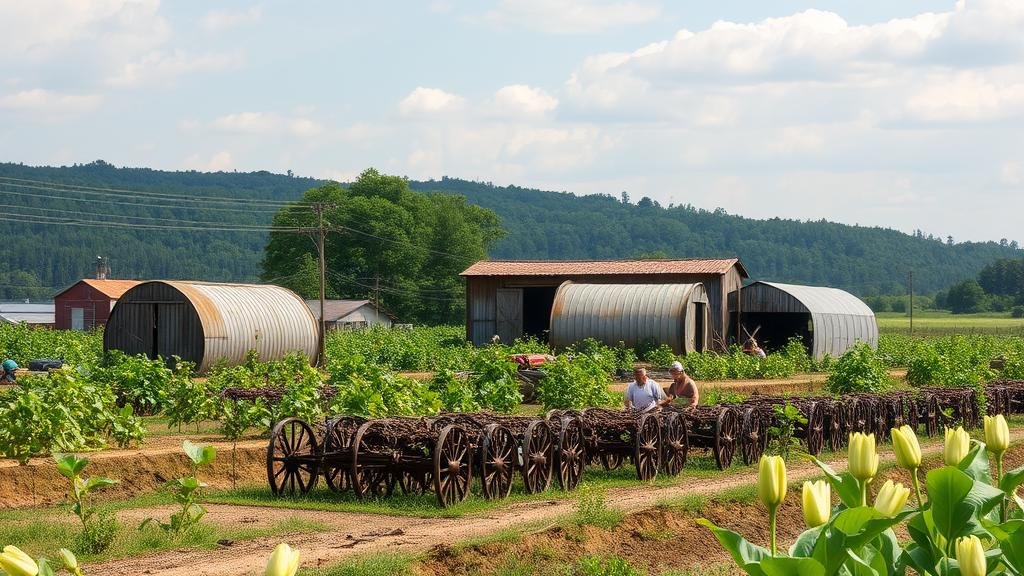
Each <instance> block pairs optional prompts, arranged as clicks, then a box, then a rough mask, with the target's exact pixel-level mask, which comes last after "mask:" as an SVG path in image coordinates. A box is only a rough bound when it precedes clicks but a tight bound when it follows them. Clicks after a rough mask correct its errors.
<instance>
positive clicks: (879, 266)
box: [0, 161, 1022, 299]
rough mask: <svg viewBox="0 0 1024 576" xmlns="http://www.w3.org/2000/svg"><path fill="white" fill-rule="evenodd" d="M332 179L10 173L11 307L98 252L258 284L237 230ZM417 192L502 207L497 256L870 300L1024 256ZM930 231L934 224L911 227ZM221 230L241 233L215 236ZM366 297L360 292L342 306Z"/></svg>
mask: <svg viewBox="0 0 1024 576" xmlns="http://www.w3.org/2000/svg"><path fill="white" fill-rule="evenodd" d="M11 178H16V179H27V180H36V181H46V182H50V183H60V184H64V185H71V187H64V186H55V185H52V184H39V183H38V182H24V181H19V180H11ZM322 183H323V182H322V181H319V180H315V179H310V178H299V177H293V176H290V175H280V174H271V173H269V172H251V173H225V172H218V173H200V172H194V171H185V172H166V171H159V170H151V169H146V168H116V167H114V166H112V165H110V164H107V163H104V162H100V161H98V162H93V163H90V164H85V165H76V166H71V167H30V166H24V165H19V164H0V197H2V199H3V201H2V202H0V207H2V208H3V210H4V215H3V216H2V219H3V220H4V221H5V230H4V242H3V243H2V245H0V257H2V261H3V262H4V267H3V271H2V272H0V299H12V298H26V297H31V298H47V297H49V296H52V294H53V293H54V292H55V291H56V289H57V288H59V287H63V286H67V285H69V284H70V283H72V282H73V281H75V280H77V279H78V278H81V277H83V276H88V275H91V274H92V272H93V262H94V260H95V258H96V256H97V255H104V256H107V257H108V258H109V261H110V264H111V268H112V275H113V276H114V277H120V278H187V279H203V280H221V281H257V280H259V278H260V263H261V260H262V258H263V256H264V247H265V246H266V244H267V241H268V237H269V236H268V233H267V232H266V231H260V230H255V231H250V230H239V229H238V228H239V227H241V226H245V225H249V226H258V227H266V226H269V225H270V224H271V222H272V221H273V217H274V214H275V213H276V212H277V211H278V210H279V209H280V208H281V206H282V205H283V203H284V202H290V201H295V200H298V199H299V198H301V197H302V195H303V193H304V192H305V191H307V190H309V189H310V188H313V187H315V186H319V185H320V184H322ZM409 185H410V187H411V188H412V189H413V190H416V191H438V192H444V193H449V194H460V195H464V196H465V197H466V198H467V200H468V201H469V202H470V203H472V204H476V205H479V206H481V207H484V208H489V209H491V210H493V211H494V212H495V213H496V214H497V215H498V216H499V218H500V219H501V222H502V226H503V227H504V229H505V232H506V234H505V236H504V237H503V238H502V239H501V240H499V241H498V242H497V243H496V244H494V246H493V247H492V248H491V250H490V256H491V257H494V258H510V259H514V258H533V259H543V258H571V259H588V258H589V259H599V258H629V257H638V256H639V257H722V256H738V257H740V258H741V259H742V260H743V263H744V264H745V265H746V267H747V269H748V270H749V271H750V274H751V276H752V277H754V278H762V279H770V280H775V281H782V282H794V283H808V284H820V285H829V286H836V287H840V288H845V289H848V290H850V291H852V292H854V293H856V294H860V295H872V294H878V293H882V294H885V293H901V292H902V291H904V290H905V288H904V286H905V282H906V278H907V273H908V272H909V271H911V270H912V271H913V272H914V284H915V289H916V290H917V291H919V292H924V293H933V292H935V291H938V290H941V289H944V288H946V287H948V286H949V285H950V284H952V283H954V282H956V281H960V280H963V279H966V278H971V277H974V276H975V275H976V274H977V273H978V272H979V271H980V270H981V269H982V268H983V267H984V266H985V265H986V264H988V263H990V262H993V261H995V260H997V259H1000V258H1013V259H1018V258H1020V257H1021V256H1022V253H1021V251H1020V250H1019V249H1018V248H1017V247H1016V246H1015V245H1013V244H1006V243H1003V244H1002V245H1001V244H1000V243H996V242H983V243H976V242H959V243H953V244H949V243H947V242H945V241H942V240H940V239H937V238H927V237H924V236H923V235H909V234H904V233H901V232H898V231H895V230H889V229H882V228H869V227H862V226H848V225H843V224H835V223H831V222H825V221H817V222H800V221H795V220H784V219H779V218H774V219H770V220H754V219H749V218H743V217H741V216H735V215H730V214H727V213H725V212H724V211H722V210H716V211H707V210H700V209H696V208H694V207H692V206H690V205H685V206H672V207H663V206H660V205H658V204H657V203H656V202H652V201H651V200H649V199H646V198H642V199H640V200H639V201H637V202H636V203H626V202H623V200H624V199H625V198H620V197H612V196H576V195H573V194H569V193H556V192H543V191H539V190H532V189H526V188H519V187H514V186H513V187H497V186H492V185H489V184H485V183H478V182H468V181H465V180H458V179H453V178H443V179H441V180H437V181H427V182H416V181H411V182H410V183H409ZM85 186H88V187H93V189H88V190H82V189H81V187H85ZM97 189H100V190H97ZM139 192H142V193H144V194H141V195H140V194H139ZM157 194H167V195H173V196H181V195H187V196H189V197H193V198H195V199H197V200H194V201H190V202H182V201H181V200H180V199H179V198H174V197H172V196H166V197H164V196H158V195H157ZM224 199H230V200H224ZM182 221H192V222H201V223H203V224H199V225H196V226H195V227H198V228H204V229H201V230H197V229H184V228H183V225H182ZM98 223H107V227H101V226H99V225H98ZM919 224H920V225H924V224H922V223H916V222H908V223H907V226H908V227H911V226H916V225H919ZM217 226H219V227H221V228H231V229H212V228H215V227H217ZM369 293H370V289H369V288H364V287H359V286H354V287H353V288H352V292H351V293H346V294H341V296H348V297H356V296H366V295H368V294H369Z"/></svg>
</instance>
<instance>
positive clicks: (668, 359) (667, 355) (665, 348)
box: [647, 344, 676, 368]
mask: <svg viewBox="0 0 1024 576" xmlns="http://www.w3.org/2000/svg"><path fill="white" fill-rule="evenodd" d="M647 361H648V362H650V363H651V364H653V365H654V366H657V367H659V368H668V367H669V365H670V364H672V363H673V362H675V361H676V355H675V352H672V347H670V346H669V345H668V344H662V345H660V346H658V347H657V348H654V349H653V350H651V351H649V352H648V353H647Z"/></svg>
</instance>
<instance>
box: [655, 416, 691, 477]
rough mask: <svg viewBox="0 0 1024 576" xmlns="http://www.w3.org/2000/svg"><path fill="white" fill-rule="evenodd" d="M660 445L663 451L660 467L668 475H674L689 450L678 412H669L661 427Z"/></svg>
mask: <svg viewBox="0 0 1024 576" xmlns="http://www.w3.org/2000/svg"><path fill="white" fill-rule="evenodd" d="M661 434H662V435H661V446H662V449H663V451H664V454H663V455H662V459H661V467H662V469H663V470H664V471H665V473H666V474H668V475H669V476H675V475H676V474H679V473H680V472H681V471H682V470H683V466H685V465H686V455H687V453H688V452H689V448H690V446H689V437H688V435H687V434H686V423H685V422H684V420H683V417H682V416H681V415H679V414H675V413H673V414H669V416H668V418H666V419H665V424H664V425H663V426H662V427H661Z"/></svg>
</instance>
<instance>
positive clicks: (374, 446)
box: [349, 421, 397, 500]
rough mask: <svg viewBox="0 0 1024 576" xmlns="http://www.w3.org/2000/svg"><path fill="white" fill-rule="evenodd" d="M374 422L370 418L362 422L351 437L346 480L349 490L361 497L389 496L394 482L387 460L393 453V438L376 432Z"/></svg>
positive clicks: (392, 490)
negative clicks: (350, 487)
mask: <svg viewBox="0 0 1024 576" xmlns="http://www.w3.org/2000/svg"><path fill="white" fill-rule="evenodd" d="M373 425H374V422H373V421H370V422H366V423H364V424H363V425H362V426H360V427H359V429H358V430H356V434H355V436H354V437H353V438H352V467H351V469H350V470H349V480H350V481H351V482H352V491H353V492H355V495H356V496H357V497H358V498H359V499H360V500H362V499H364V498H369V497H371V496H374V497H377V498H380V497H382V496H390V495H391V493H392V492H394V490H395V484H396V482H397V479H396V478H395V476H394V475H393V474H391V471H390V470H389V466H390V464H391V461H390V460H391V459H393V455H394V454H395V453H396V450H395V440H394V438H389V437H387V436H385V435H383V434H378V433H376V431H374V430H373ZM371 440H372V442H370V441H371ZM371 460H374V461H371Z"/></svg>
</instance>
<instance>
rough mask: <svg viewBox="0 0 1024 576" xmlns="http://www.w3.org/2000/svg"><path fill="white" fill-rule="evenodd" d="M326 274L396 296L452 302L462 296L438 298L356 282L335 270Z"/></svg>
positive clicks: (417, 292)
mask: <svg viewBox="0 0 1024 576" xmlns="http://www.w3.org/2000/svg"><path fill="white" fill-rule="evenodd" d="M327 274H328V275H330V276H331V277H332V278H334V279H335V280H340V281H342V282H347V283H350V284H355V285H356V286H359V287H361V288H366V289H368V290H378V289H379V290H380V291H381V292H385V293H388V294H394V295H397V296H414V297H416V298H418V299H420V300H433V301H438V302H454V301H458V300H462V298H458V297H456V298H439V297H432V296H423V295H421V294H420V293H419V291H413V290H405V289H401V288H396V287H389V286H370V285H368V284H363V283H361V282H358V281H357V280H356V279H354V278H351V277H348V276H344V275H342V274H339V273H338V272H335V271H333V270H327Z"/></svg>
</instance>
